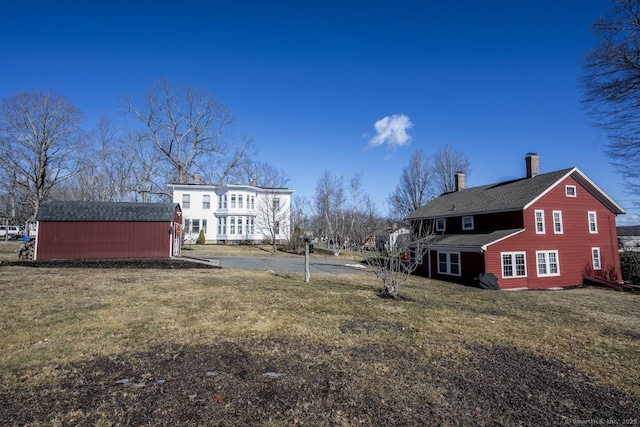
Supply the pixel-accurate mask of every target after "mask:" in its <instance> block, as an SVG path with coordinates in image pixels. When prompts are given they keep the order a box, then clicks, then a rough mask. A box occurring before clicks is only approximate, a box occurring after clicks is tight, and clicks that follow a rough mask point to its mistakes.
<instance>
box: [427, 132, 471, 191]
mask: <svg viewBox="0 0 640 427" xmlns="http://www.w3.org/2000/svg"><path fill="white" fill-rule="evenodd" d="M470 165H471V162H470V161H469V158H468V157H467V156H465V155H464V154H463V153H462V152H460V151H458V150H454V149H453V148H452V147H451V145H450V144H446V145H445V146H444V147H441V148H439V149H438V150H437V151H436V152H435V154H434V155H433V164H432V167H433V174H432V175H433V187H434V191H435V194H443V193H448V192H450V191H454V190H455V189H456V180H455V175H456V173H464V174H465V176H467V177H468V176H469V175H470V174H471V168H470Z"/></svg>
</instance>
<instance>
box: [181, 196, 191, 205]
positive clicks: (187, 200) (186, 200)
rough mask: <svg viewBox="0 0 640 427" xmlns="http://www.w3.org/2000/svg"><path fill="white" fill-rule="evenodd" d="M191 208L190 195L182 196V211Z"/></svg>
mask: <svg viewBox="0 0 640 427" xmlns="http://www.w3.org/2000/svg"><path fill="white" fill-rule="evenodd" d="M190 207H191V195H190V194H183V195H182V209H189V208H190Z"/></svg>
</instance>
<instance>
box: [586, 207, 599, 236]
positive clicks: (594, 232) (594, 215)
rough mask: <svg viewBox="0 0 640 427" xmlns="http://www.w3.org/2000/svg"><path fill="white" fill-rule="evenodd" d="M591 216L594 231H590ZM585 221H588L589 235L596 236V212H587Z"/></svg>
mask: <svg viewBox="0 0 640 427" xmlns="http://www.w3.org/2000/svg"><path fill="white" fill-rule="evenodd" d="M591 214H593V225H594V227H595V230H592V229H591V224H592V222H591ZM587 219H588V221H589V234H598V214H597V213H596V211H589V212H587Z"/></svg>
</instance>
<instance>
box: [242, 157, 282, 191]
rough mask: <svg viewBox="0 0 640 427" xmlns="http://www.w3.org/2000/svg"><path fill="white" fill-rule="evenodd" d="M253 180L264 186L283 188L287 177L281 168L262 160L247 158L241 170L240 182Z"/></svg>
mask: <svg viewBox="0 0 640 427" xmlns="http://www.w3.org/2000/svg"><path fill="white" fill-rule="evenodd" d="M251 181H255V183H256V184H257V185H259V186H260V187H264V188H285V187H286V186H287V184H288V183H289V177H287V174H286V173H284V172H283V171H282V170H280V169H278V168H276V167H274V166H272V165H270V164H268V163H266V162H262V161H257V160H251V159H248V160H247V161H245V162H244V164H243V166H242V170H241V176H240V182H243V183H250V182H251Z"/></svg>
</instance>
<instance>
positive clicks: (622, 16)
mask: <svg viewBox="0 0 640 427" xmlns="http://www.w3.org/2000/svg"><path fill="white" fill-rule="evenodd" d="M610 5H611V9H610V11H609V13H608V14H607V15H605V16H604V17H603V18H601V19H599V20H598V21H596V22H595V23H594V24H593V29H594V31H595V34H596V36H597V38H598V45H597V46H596V47H595V48H594V49H593V50H591V51H590V52H588V54H587V55H586V57H585V60H584V71H585V74H584V76H583V79H582V88H583V90H584V97H583V103H584V104H585V105H586V107H587V108H588V109H589V112H590V113H591V115H592V117H593V118H594V121H595V125H596V126H598V127H599V128H601V129H602V130H603V131H604V132H605V133H606V135H607V137H608V138H609V144H608V146H607V151H606V153H607V154H608V156H609V157H610V158H611V160H612V163H613V164H614V166H615V167H616V169H617V170H618V171H619V172H621V173H622V175H623V176H624V177H625V179H626V180H627V182H628V184H629V188H630V189H631V191H633V192H637V191H639V190H640V184H639V183H638V180H639V179H640V1H638V0H613V1H611V2H610Z"/></svg>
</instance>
